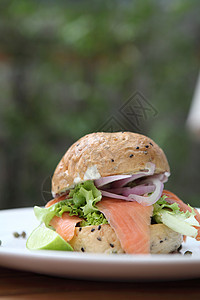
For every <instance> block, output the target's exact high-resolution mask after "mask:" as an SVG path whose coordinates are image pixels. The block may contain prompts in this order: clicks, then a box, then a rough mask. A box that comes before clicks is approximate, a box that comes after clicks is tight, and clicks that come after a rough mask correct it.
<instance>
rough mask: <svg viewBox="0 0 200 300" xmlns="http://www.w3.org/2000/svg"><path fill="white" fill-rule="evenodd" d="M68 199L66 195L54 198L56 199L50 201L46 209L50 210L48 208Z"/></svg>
mask: <svg viewBox="0 0 200 300" xmlns="http://www.w3.org/2000/svg"><path fill="white" fill-rule="evenodd" d="M66 198H67V196H66V195H63V196H60V197H57V198H54V199H52V200H50V201H49V202H47V204H46V205H45V207H46V208H48V207H50V206H52V205H53V204H56V203H58V202H60V201H63V200H65V199H66Z"/></svg>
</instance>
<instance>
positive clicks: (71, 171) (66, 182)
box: [52, 132, 169, 196]
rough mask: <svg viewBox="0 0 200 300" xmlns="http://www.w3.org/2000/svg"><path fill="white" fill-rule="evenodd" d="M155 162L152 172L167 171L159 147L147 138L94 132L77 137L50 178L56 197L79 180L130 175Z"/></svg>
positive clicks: (138, 135) (118, 133) (132, 134)
mask: <svg viewBox="0 0 200 300" xmlns="http://www.w3.org/2000/svg"><path fill="white" fill-rule="evenodd" d="M148 162H152V163H154V164H155V166H156V169H155V173H156V174H158V173H164V172H166V171H167V172H169V165H168V162H167V159H166V156H165V154H164V152H163V151H162V149H161V148H160V147H159V146H158V145H157V144H156V143H154V141H152V140H151V139H150V138H148V137H146V136H144V135H141V134H137V133H132V132H113V133H110V132H97V133H91V134H88V135H86V136H84V137H82V138H80V139H79V140H78V141H77V142H76V143H74V144H73V145H72V146H71V147H70V148H69V149H68V151H67V152H66V153H65V155H64V156H63V158H62V159H61V161H60V162H59V164H58V166H57V168H56V170H55V172H54V175H53V178H52V194H53V195H54V196H55V195H57V194H60V193H62V192H64V191H66V190H67V189H69V188H71V187H73V186H74V185H76V184H77V183H78V182H82V181H85V180H88V179H92V180H94V179H97V178H100V177H105V176H111V175H121V174H133V173H136V172H138V171H142V170H144V169H145V165H146V163H148Z"/></svg>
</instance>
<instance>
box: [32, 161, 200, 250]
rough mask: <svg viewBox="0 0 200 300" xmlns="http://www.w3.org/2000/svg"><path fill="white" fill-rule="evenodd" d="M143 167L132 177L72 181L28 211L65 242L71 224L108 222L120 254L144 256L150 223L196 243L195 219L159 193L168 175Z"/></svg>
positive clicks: (198, 220)
mask: <svg viewBox="0 0 200 300" xmlns="http://www.w3.org/2000/svg"><path fill="white" fill-rule="evenodd" d="M154 171H155V165H154V164H151V163H148V164H147V165H146V167H145V170H144V171H141V172H138V173H137V174H133V175H131V174H127V175H116V176H107V177H103V178H99V179H96V180H87V181H84V182H82V183H78V184H77V185H76V186H75V187H74V188H73V189H71V190H70V191H68V192H67V193H66V194H65V195H62V196H60V197H57V198H55V199H53V200H51V201H50V202H48V203H47V205H46V207H45V208H40V207H37V206H36V207H34V212H35V215H36V217H37V218H38V220H39V221H40V222H41V223H44V224H45V226H46V227H49V228H51V229H53V230H56V232H57V233H58V234H60V235H61V236H62V237H63V238H64V239H65V240H66V241H67V242H69V241H70V240H71V239H72V238H73V236H74V230H75V227H76V226H79V227H80V228H81V227H83V226H90V225H102V224H110V226H111V227H112V228H113V229H114V231H115V233H116V235H117V237H118V239H119V240H120V243H121V245H122V247H123V249H124V251H125V252H126V253H131V254H136V253H140V254H146V253H150V231H149V226H150V224H151V223H161V224H165V225H166V226H167V227H169V228H171V229H172V230H174V231H176V232H178V233H181V234H182V235H185V236H190V237H194V238H196V239H197V240H200V215H199V213H198V211H197V210H195V209H194V208H192V207H191V206H189V205H186V204H185V203H183V202H182V201H181V200H180V199H179V198H178V197H176V196H175V195H174V194H173V193H171V192H169V191H166V190H164V189H163V188H164V182H166V181H167V179H168V176H169V173H167V172H166V173H163V174H154Z"/></svg>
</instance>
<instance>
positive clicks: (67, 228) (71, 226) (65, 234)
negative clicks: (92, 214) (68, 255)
mask: <svg viewBox="0 0 200 300" xmlns="http://www.w3.org/2000/svg"><path fill="white" fill-rule="evenodd" d="M80 221H82V220H81V219H80V218H79V217H77V216H70V215H69V213H67V212H64V213H63V214H62V217H57V216H55V217H53V219H52V220H51V221H50V223H49V224H50V226H52V227H53V228H54V229H55V230H56V232H57V233H58V234H59V235H60V236H61V237H62V238H63V239H64V240H65V241H66V242H69V241H70V240H71V239H72V238H73V236H74V231H75V227H76V224H77V223H79V222H80Z"/></svg>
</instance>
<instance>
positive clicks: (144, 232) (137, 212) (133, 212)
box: [96, 197, 153, 254]
mask: <svg viewBox="0 0 200 300" xmlns="http://www.w3.org/2000/svg"><path fill="white" fill-rule="evenodd" d="M96 206H97V207H98V209H99V210H100V211H101V212H102V213H103V214H104V215H105V217H106V219H107V220H108V222H109V223H110V226H111V227H112V228H113V229H114V231H115V233H116V235H117V237H118V238H119V240H120V243H121V245H122V248H123V249H124V251H125V252H126V253H129V254H149V253H150V223H151V215H152V212H153V206H152V205H151V206H142V205H141V204H139V203H137V202H134V201H130V202H129V201H124V200H118V199H111V198H107V197H103V198H102V200H101V201H100V202H98V203H97V204H96Z"/></svg>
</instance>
